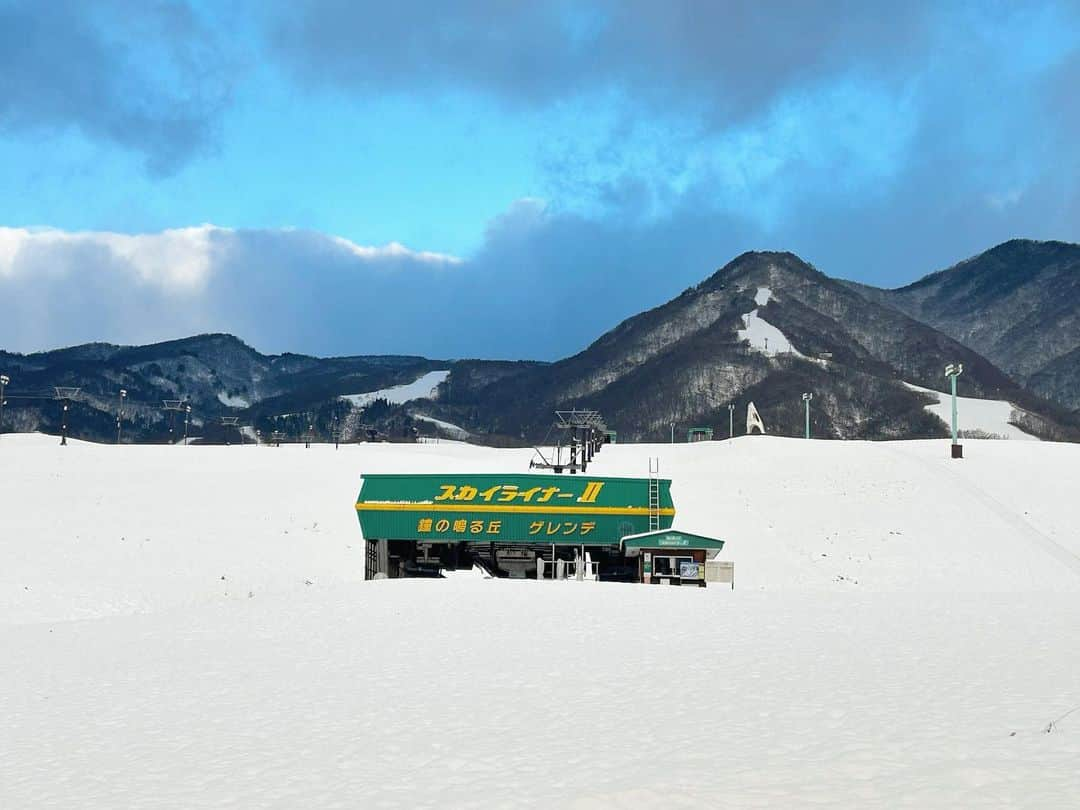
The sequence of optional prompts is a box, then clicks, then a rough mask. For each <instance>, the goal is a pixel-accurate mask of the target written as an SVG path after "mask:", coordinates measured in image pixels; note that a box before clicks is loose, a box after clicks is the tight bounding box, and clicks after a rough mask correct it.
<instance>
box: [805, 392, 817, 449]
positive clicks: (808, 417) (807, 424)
mask: <svg viewBox="0 0 1080 810" xmlns="http://www.w3.org/2000/svg"><path fill="white" fill-rule="evenodd" d="M813 398H814V395H813V394H811V393H806V394H803V395H802V401H803V402H805V403H806V438H808V439H809V438H810V400H812V399H813Z"/></svg>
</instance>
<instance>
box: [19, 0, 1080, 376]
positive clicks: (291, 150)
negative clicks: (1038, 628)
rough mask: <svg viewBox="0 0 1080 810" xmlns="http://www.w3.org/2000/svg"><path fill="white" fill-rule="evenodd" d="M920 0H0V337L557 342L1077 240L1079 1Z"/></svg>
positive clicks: (302, 343)
mask: <svg viewBox="0 0 1080 810" xmlns="http://www.w3.org/2000/svg"><path fill="white" fill-rule="evenodd" d="M896 6H897V4H892V3H890V4H885V3H880V4H877V3H868V2H830V3H816V4H789V3H769V2H760V3H754V4H739V5H736V4H706V3H698V2H685V3H678V2H660V1H659V0H656V1H655V2H654V1H653V0H634V1H633V2H623V3H618V2H608V1H607V0H588V1H587V2H586V1H584V0H583V1H582V2H573V3H569V2H567V3H561V2H552V3H536V4H514V3H504V2H499V1H498V0H473V1H471V2H461V3H455V4H432V3H428V2H414V1H413V0H401V2H396V3H394V4H375V3H363V2H345V1H344V0H340V1H338V0H312V1H311V2H290V3H285V2H281V3H268V2H254V0H250V1H249V2H241V3H230V4H224V3H213V2H198V3H183V2H168V0H160V1H159V2H153V3H144V2H134V0H131V1H129V0H103V1H102V2H97V3H94V4H89V3H82V2H64V1H63V0H58V1H57V2H53V3H49V4H42V3H32V2H25V3H24V2H13V1H12V0H0V298H2V299H3V301H4V308H5V317H4V318H3V319H0V348H5V349H9V350H19V351H30V350H36V349H43V348H50V347H55V346H58V345H67V344H71V343H76V342H83V341H89V340H109V341H115V342H144V341H150V340H159V339H168V338H174V337H179V336H183V335H185V334H190V333H193V332H198V331H209V330H213V331H229V332H233V333H235V334H238V335H239V336H240V337H242V338H244V339H245V340H247V341H249V342H251V343H252V344H253V345H255V346H256V347H257V348H259V349H261V350H264V351H286V350H288V351H298V352H308V353H315V354H354V353H417V354H426V355H428V356H439V357H466V356H473V357H476V356H479V357H514V358H516V357H523V358H525V357H527V358H540V359H555V358H557V357H560V356H564V355H566V354H570V353H573V352H575V351H578V350H580V349H581V348H583V347H584V346H585V345H587V344H588V343H589V342H590V341H591V340H593V339H595V338H596V337H597V336H599V334H600V333H602V332H603V331H605V330H606V329H609V328H611V327H612V326H614V325H615V324H616V323H618V321H619V320H621V319H622V318H624V317H627V316H629V315H631V314H634V313H635V312H637V311H640V310H642V309H645V308H649V307H652V306H655V305H657V304H659V303H662V302H663V301H664V300H666V299H668V298H669V297H671V296H673V295H675V294H677V293H678V292H680V291H681V290H682V289H683V288H685V287H687V286H690V285H692V284H695V283H697V282H698V281H700V280H701V279H703V278H704V277H706V276H707V275H709V274H710V273H712V272H713V271H714V270H716V269H717V268H718V267H720V266H722V265H723V264H725V263H726V262H727V261H729V260H730V259H731V258H733V257H734V256H736V255H737V254H738V253H740V252H742V251H744V250H750V249H769V250H792V251H794V252H796V253H798V254H799V255H800V256H802V257H803V258H805V259H807V260H808V261H810V262H812V263H813V264H815V266H817V267H818V268H819V269H821V270H822V271H824V272H826V273H828V274H830V275H834V276H841V277H846V278H853V279H858V280H860V281H865V282H868V283H874V284H880V285H886V286H895V285H899V284H903V283H907V282H909V281H912V280H914V279H915V278H918V277H919V276H922V275H924V274H926V273H928V272H932V271H934V270H937V269H940V268H942V267H945V266H948V265H950V264H952V263H954V262H956V261H958V260H960V259H963V258H965V257H967V256H970V255H972V254H975V253H977V252H980V251H982V250H985V249H987V248H989V247H991V246H993V245H994V244H997V243H999V242H1001V241H1004V240H1006V239H1009V238H1012V237H1017V236H1020V237H1030V238H1039V239H1063V240H1069V241H1080V190H1078V187H1077V177H1078V176H1080V175H1078V172H1080V138H1077V137H1076V133H1077V132H1078V131H1080V104H1078V103H1077V92H1076V88H1077V87H1078V86H1080V3H1077V2H1042V3H1039V2H1036V3H1029V4H1023V5H1022V6H1021V5H1017V4H1007V3H1000V4H998V3H925V4H922V3H913V4H903V8H896ZM586 302H588V303H586Z"/></svg>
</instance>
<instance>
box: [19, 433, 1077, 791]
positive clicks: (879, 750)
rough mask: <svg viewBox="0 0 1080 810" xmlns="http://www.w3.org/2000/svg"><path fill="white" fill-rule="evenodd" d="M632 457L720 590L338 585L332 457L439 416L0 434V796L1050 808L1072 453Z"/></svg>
mask: <svg viewBox="0 0 1080 810" xmlns="http://www.w3.org/2000/svg"><path fill="white" fill-rule="evenodd" d="M947 454H948V442H947V441H925V442H896V443H865V442H825V441H804V440H795V439H783V438H778V437H745V438H739V439H736V440H734V441H727V442H703V443H699V444H693V445H685V444H684V445H675V446H671V445H653V446H633V445H614V446H608V447H605V448H604V449H603V450H602V452H601V453H600V455H598V456H597V457H596V459H595V461H594V464H593V465H591V466H590V469H589V472H590V473H595V474H597V475H643V474H644V473H645V472H646V470H647V468H648V467H647V463H648V458H649V457H650V456H659V457H660V464H661V472H662V474H663V475H665V476H670V477H671V478H672V479H673V485H672V493H673V496H674V499H675V504H676V507H677V509H678V515H677V517H676V525H677V526H680V527H682V528H684V529H686V530H688V531H696V532H702V533H706V534H711V535H714V536H719V537H722V538H724V539H726V540H727V541H728V546H727V547H726V548H725V549H724V552H723V553H722V556H723V557H724V558H727V559H732V560H734V561H735V563H736V589H735V590H734V591H731V590H725V589H724V588H722V587H716V586H712V587H710V588H708V589H706V590H703V591H702V590H697V589H681V588H662V587H651V588H647V587H644V586H637V585H617V584H609V583H599V584H595V583H576V582H566V583H551V582H539V583H538V582H535V581H532V582H530V581H518V582H513V581H498V580H488V579H484V578H483V577H478V576H475V575H464V576H455V577H453V578H451V579H449V580H441V581H437V580H433V581H421V580H410V581H383V582H363V581H361V580H362V560H363V544H362V542H361V540H360V535H359V530H358V528H357V525H356V517H355V512H354V510H353V508H352V503H353V501H354V499H355V495H356V491H357V489H358V487H359V483H360V482H359V476H360V473H361V472H365V471H366V472H404V471H413V472H451V471H474V472H481V471H493V472H497V471H506V472H510V471H514V472H524V471H526V469H527V464H528V459H529V457H530V456H531V455H532V450H529V449H523V450H493V449H486V448H478V447H473V446H469V445H463V444H455V443H449V442H448V443H441V444H437V445H436V444H425V445H389V444H377V445H369V444H365V445H349V446H342V448H341V449H340V450H338V451H335V450H334V449H333V447H332V446H316V447H313V448H312V449H310V450H305V449H304V448H303V447H300V446H287V447H281V448H269V447H252V446H246V447H240V446H233V447H131V446H123V447H115V446H93V445H87V444H83V443H80V442H73V443H71V445H70V446H68V447H66V448H60V447H58V446H57V443H56V440H55V439H54V438H51V437H41V436H13V435H10V434H8V435H4V436H3V438H2V439H0V460H2V461H3V466H4V469H6V470H8V471H9V472H8V475H7V476H6V477H5V480H4V486H3V487H2V488H0V498H2V504H0V506H2V508H0V514H2V516H3V517H2V520H3V530H2V531H0V555H2V559H3V560H4V565H3V566H2V567H0V645H2V647H3V649H4V650H6V651H8V655H6V656H5V662H4V666H3V667H0V717H2V718H4V719H3V721H2V723H3V735H2V736H0V742H2V744H0V807H5V808H6V807H13V808H21V807H34V808H70V807H80V808H115V807H126V808H127V807H131V808H143V807H146V808H150V807H153V808H159V807H183V808H204V807H267V806H274V807H343V808H344V807H358V806H364V807H458V806H469V807H506V806H511V805H513V806H522V807H574V808H594V807H595V808H600V807H655V806H665V807H669V806H670V807H698V806H717V807H739V808H744V807H803V806H809V805H820V806H830V807H834V806H847V807H860V808H862V807H918V808H924V807H961V806H962V807H1001V806H1029V807H1064V806H1070V805H1071V804H1072V803H1073V802H1074V799H1075V796H1076V795H1077V793H1078V791H1080V769H1077V768H1076V762H1077V758H1078V756H1080V712H1077V713H1075V714H1073V715H1071V716H1068V717H1065V718H1064V719H1061V720H1060V722H1059V723H1058V724H1057V725H1056V726H1055V727H1054V729H1053V732H1052V733H1049V734H1048V733H1045V731H1044V729H1045V728H1046V727H1047V725H1048V724H1049V723H1050V722H1051V721H1054V720H1058V719H1060V718H1062V717H1063V715H1065V714H1066V713H1067V712H1068V711H1069V710H1070V709H1071V708H1073V707H1074V706H1077V705H1080V686H1078V682H1077V678H1076V672H1077V671H1078V670H1080V648H1078V647H1077V645H1076V643H1075V640H1076V638H1077V637H1078V634H1080V600H1078V599H1077V596H1078V595H1080V594H1078V591H1080V558H1078V557H1077V553H1080V535H1078V534H1077V532H1076V525H1077V522H1078V520H1077V519H1078V517H1080V507H1078V506H1077V504H1076V498H1075V493H1076V492H1077V491H1080V447H1078V446H1075V445H1062V444H1053V443H1027V442H991V441H967V442H965V454H966V455H967V458H965V459H963V460H962V461H952V460H950V459H948V458H946V456H947Z"/></svg>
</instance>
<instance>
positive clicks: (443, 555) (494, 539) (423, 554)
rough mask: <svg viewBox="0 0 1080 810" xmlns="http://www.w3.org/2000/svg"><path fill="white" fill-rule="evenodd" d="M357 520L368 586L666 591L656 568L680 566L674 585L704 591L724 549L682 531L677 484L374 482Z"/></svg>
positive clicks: (409, 478)
mask: <svg viewBox="0 0 1080 810" xmlns="http://www.w3.org/2000/svg"><path fill="white" fill-rule="evenodd" d="M356 512H357V516H358V518H359V521H360V528H361V530H362V532H363V535H364V538H365V548H366V553H365V564H366V567H365V577H366V578H368V579H381V578H384V577H388V578H397V577H417V576H421V577H422V576H439V575H440V574H441V572H442V571H443V570H457V569H470V568H472V567H473V566H479V567H480V568H481V569H483V570H485V571H486V572H487V573H488V574H490V575H491V576H496V577H510V578H522V579H524V578H530V579H532V578H538V579H548V578H556V577H560V576H562V577H565V576H570V577H576V578H579V579H581V578H589V579H593V578H595V579H609V580H621V581H630V582H650V581H653V582H659V581H661V580H660V577H659V575H658V574H657V575H653V571H652V570H650V571H646V570H645V568H646V561H649V562H650V563H652V566H653V567H655V566H658V565H665V564H668V565H671V566H674V567H673V568H670V569H665V570H666V571H669V573H668V574H667V575H666V576H665V577H664V581H665V582H666V583H671V584H690V583H691V582H693V584H704V581H705V562H706V559H707V558H710V559H711V557H714V556H715V555H716V553H717V552H718V551H719V549H720V548H722V547H723V542H722V541H720V540H713V539H711V538H702V537H700V536H698V535H688V534H686V533H682V532H678V531H676V530H672V528H671V526H672V522H673V520H674V517H675V506H674V503H673V502H672V499H671V481H670V480H669V479H663V478H658V477H649V478H600V477H588V476H576V475H575V476H564V475H558V476H557V475H542V474H529V475H504V474H482V475H442V474H424V475H400V474H395V475H365V476H364V478H363V485H362V486H361V489H360V494H359V496H358V497H357V500H356ZM676 537H680V538H681V540H679V541H678V542H676V540H675V539H674V538H676ZM653 540H655V553H654V546H652V545H650V543H653ZM673 549H674V550H675V551H676V552H677V553H675V554H673V553H672V550H673ZM669 557H670V558H671V559H670V560H669V561H668V562H667V563H665V562H664V560H665V559H666V558H669ZM687 561H690V562H695V563H698V562H699V563H700V564H701V565H700V568H693V567H692V566H685V565H682V563H685V562H687ZM681 572H685V573H686V576H685V577H683V576H681Z"/></svg>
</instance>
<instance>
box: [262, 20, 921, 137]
mask: <svg viewBox="0 0 1080 810" xmlns="http://www.w3.org/2000/svg"><path fill="white" fill-rule="evenodd" d="M286 8H287V11H286V12H283V13H281V14H279V15H277V16H276V18H275V20H274V22H273V24H272V25H271V40H272V43H273V47H274V48H275V49H276V50H277V51H278V53H279V54H280V55H282V56H283V57H284V58H285V60H286V62H287V63H288V64H289V65H291V66H292V67H293V68H294V69H295V70H296V71H297V72H298V73H299V74H300V75H301V76H303V77H305V78H306V79H308V80H310V81H313V82H318V83H323V82H328V83H331V84H335V85H337V86H339V87H342V88H345V89H348V90H361V91H370V90H386V89H396V90H399V91H402V92H406V93H410V94H412V93H416V92H431V91H435V92H438V91H442V90H450V91H453V92H458V91H460V90H461V89H463V88H465V89H472V90H477V91H480V92H484V93H490V94H493V95H495V96H496V97H498V98H500V99H501V100H503V101H505V102H507V103H508V104H510V105H513V106H520V105H522V104H526V105H528V104H549V103H551V102H554V101H560V100H563V99H565V98H567V97H572V96H575V95H579V94H581V93H589V92H594V91H598V90H601V91H602V90H617V91H623V92H625V93H627V94H628V95H629V96H630V97H632V99H633V100H634V102H635V103H645V104H648V105H650V107H661V108H666V109H668V110H670V109H671V108H672V107H673V106H675V105H687V106H688V107H690V108H691V109H693V110H696V111H699V112H703V113H706V114H707V115H709V116H713V117H720V118H724V117H726V116H730V115H740V114H743V113H745V112H746V111H748V110H754V109H759V108H760V107H761V106H762V105H767V104H768V103H769V101H770V100H771V99H772V98H773V97H774V96H775V95H776V94H777V93H778V92H779V91H781V90H783V89H786V88H789V87H791V86H792V85H803V84H808V83H810V82H812V81H813V80H814V79H816V78H817V77H819V76H820V75H821V74H822V73H826V72H828V73H835V72H838V71H843V70H846V69H848V68H851V67H853V66H854V67H858V69H859V70H861V71H863V72H869V73H878V72H881V71H883V70H885V69H888V68H890V67H891V66H894V65H896V64H899V63H903V62H904V61H906V60H908V59H911V58H913V57H914V55H915V54H916V53H918V51H919V48H920V46H921V45H922V44H923V43H924V41H925V39H926V36H927V23H928V15H927V14H926V13H925V10H924V9H925V8H926V5H925V4H921V3H900V4H888V5H884V4H875V3H865V2H858V0H834V2H829V3H785V2H762V3H703V2H697V1H696V0H630V1H629V2H618V1H617V0H594V2H552V3H512V2H504V1H503V0H465V2H459V3H430V2H425V0H403V1H402V2H394V3H355V2H349V0H312V2H307V3H303V4H300V5H296V4H289V5H287V6H286Z"/></svg>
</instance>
